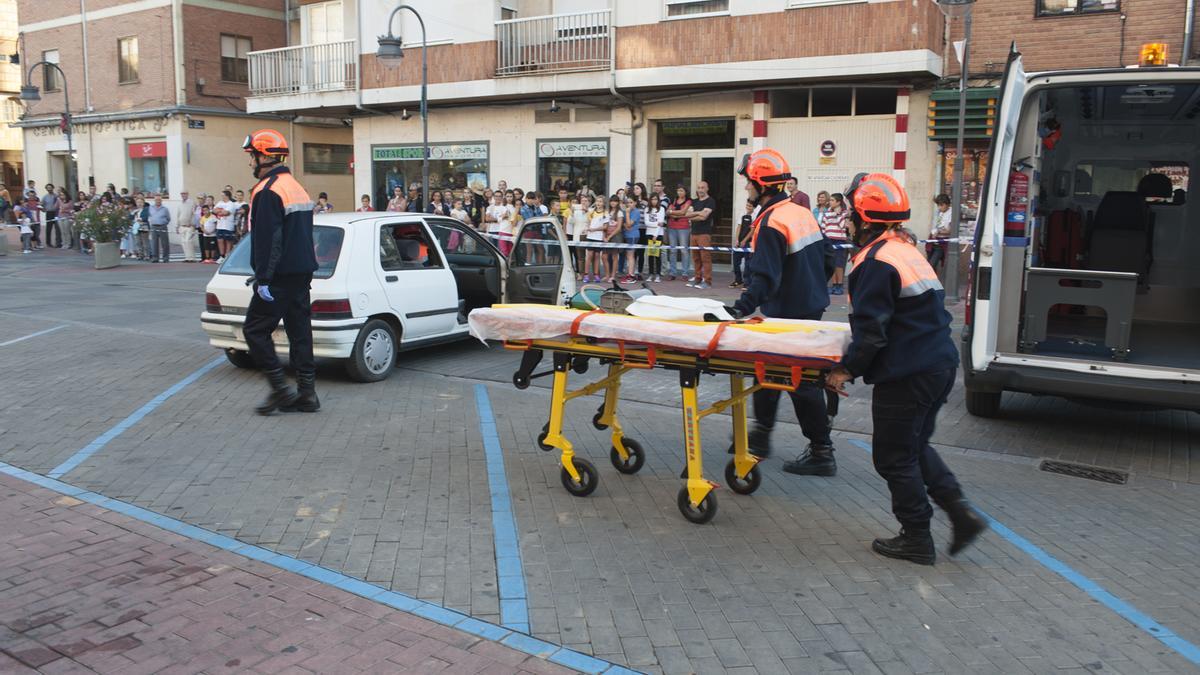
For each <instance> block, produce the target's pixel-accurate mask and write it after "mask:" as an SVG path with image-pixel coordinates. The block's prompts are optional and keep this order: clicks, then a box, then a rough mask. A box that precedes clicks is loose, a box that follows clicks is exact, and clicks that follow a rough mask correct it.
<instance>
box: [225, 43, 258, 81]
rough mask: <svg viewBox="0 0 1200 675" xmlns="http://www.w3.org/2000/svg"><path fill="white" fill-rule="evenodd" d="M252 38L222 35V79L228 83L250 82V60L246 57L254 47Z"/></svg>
mask: <svg viewBox="0 0 1200 675" xmlns="http://www.w3.org/2000/svg"><path fill="white" fill-rule="evenodd" d="M251 44H252V43H251V41H250V38H248V37H242V36H241V35H226V34H224V33H222V34H221V79H222V80H224V81H226V82H241V83H246V82H249V81H250V75H249V71H250V60H249V57H247V56H246V54H248V53H249V52H250V50H251V49H253V47H252V46H251Z"/></svg>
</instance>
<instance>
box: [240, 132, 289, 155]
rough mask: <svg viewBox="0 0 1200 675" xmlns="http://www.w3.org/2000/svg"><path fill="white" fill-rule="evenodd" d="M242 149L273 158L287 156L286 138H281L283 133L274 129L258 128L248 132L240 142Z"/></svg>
mask: <svg viewBox="0 0 1200 675" xmlns="http://www.w3.org/2000/svg"><path fill="white" fill-rule="evenodd" d="M242 149H243V150H245V151H246V152H257V153H258V154H260V155H266V156H267V157H273V158H275V159H283V158H284V157H287V156H288V144H287V140H285V139H284V138H283V134H281V133H279V132H278V131H275V130H274V129H259V130H258V131H256V132H254V133H252V134H250V135H249V136H247V137H246V140H245V141H244V142H243V143H242Z"/></svg>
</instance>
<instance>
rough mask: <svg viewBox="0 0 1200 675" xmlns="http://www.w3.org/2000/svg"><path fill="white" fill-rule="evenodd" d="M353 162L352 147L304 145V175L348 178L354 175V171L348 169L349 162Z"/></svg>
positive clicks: (319, 144) (328, 144) (318, 144)
mask: <svg viewBox="0 0 1200 675" xmlns="http://www.w3.org/2000/svg"><path fill="white" fill-rule="evenodd" d="M353 160H354V146H353V145H333V144H330V143H305V144H304V173H311V174H322V175H326V176H350V175H353V174H354V170H353V169H351V168H350V162H351V161H353Z"/></svg>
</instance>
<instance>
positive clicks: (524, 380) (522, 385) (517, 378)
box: [513, 370, 529, 389]
mask: <svg viewBox="0 0 1200 675" xmlns="http://www.w3.org/2000/svg"><path fill="white" fill-rule="evenodd" d="M513 386H514V387H516V388H517V389H528V388H529V378H528V377H525V376H524V375H522V374H521V371H519V370H518V371H517V372H515V373H513Z"/></svg>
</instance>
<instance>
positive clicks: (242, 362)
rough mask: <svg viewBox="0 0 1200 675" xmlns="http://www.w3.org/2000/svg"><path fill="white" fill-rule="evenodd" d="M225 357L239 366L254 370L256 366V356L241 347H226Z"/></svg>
mask: <svg viewBox="0 0 1200 675" xmlns="http://www.w3.org/2000/svg"><path fill="white" fill-rule="evenodd" d="M225 358H226V359H229V362H230V363H232V364H233V365H235V366H237V367H238V368H245V369H247V370H252V369H253V368H255V365H254V358H253V357H251V356H250V352H244V351H242V350H240V349H226V350H225Z"/></svg>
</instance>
